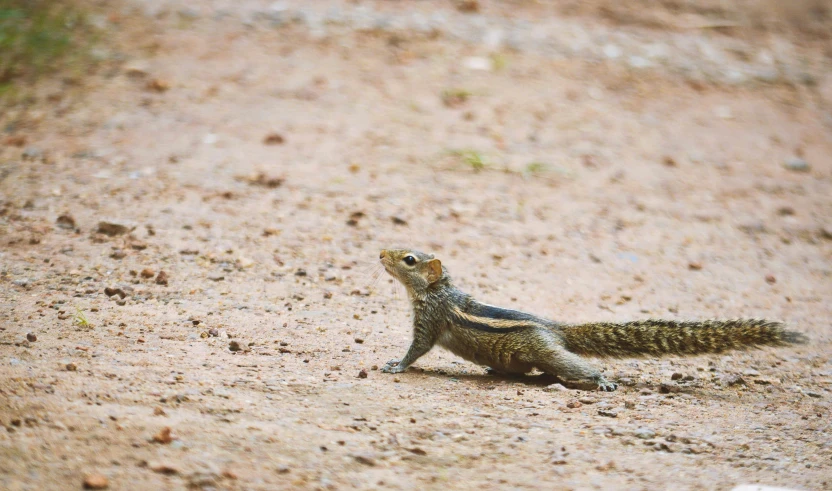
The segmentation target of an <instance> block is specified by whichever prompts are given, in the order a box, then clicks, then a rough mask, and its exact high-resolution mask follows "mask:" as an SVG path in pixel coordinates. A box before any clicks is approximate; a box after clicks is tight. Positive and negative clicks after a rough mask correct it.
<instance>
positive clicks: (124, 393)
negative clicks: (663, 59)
mask: <svg viewBox="0 0 832 491" xmlns="http://www.w3.org/2000/svg"><path fill="white" fill-rule="evenodd" d="M138 3H139V2H137V4H138ZM392 3H394V2H377V3H374V4H373V3H370V4H367V5H369V6H368V7H367V8H368V9H373V8H375V9H377V10H378V11H384V10H385V9H386V10H388V11H389V10H393V11H397V12H399V13H401V12H403V11H404V10H402V9H404V8H406V7H413V8H418V9H422V10H431V9H432V11H434V12H445V13H447V15H448V16H451V17H452V18H454V19H455V18H456V17H453V16H466V15H468V14H466V13H460V12H458V11H457V10H455V9H454V8H453V6H452V5H451V4H450V3H447V2H401V5H400V7H399V8H398V9H397V8H396V7H393V6H391V4H392ZM395 3H399V2H395ZM141 4H142V8H143V9H145V10H143V11H141V12H139V13H137V11H135V10H131V8H124V9H122V10H120V11H116V12H113V13H112V15H111V16H110V17H108V20H109V21H110V22H113V23H116V25H118V23H122V24H123V25H126V24H127V23H128V21H130V22H137V23H139V24H143V25H144V27H142V28H136V30H135V32H134V34H132V36H133V37H129V35H127V34H124V35H123V36H122V37H124V36H128V38H127V39H128V41H129V43H128V42H126V41H125V42H124V45H123V46H118V47H112V49H111V51H110V54H109V55H110V56H116V55H117V56H120V57H122V58H123V63H121V64H120V68H119V69H117V70H113V71H109V72H107V73H100V74H96V75H94V76H92V78H91V80H90V81H88V82H85V84H84V85H83V87H84V90H83V91H82V92H83V93H82V94H81V95H79V94H78V89H77V88H71V87H68V86H66V85H65V84H63V83H61V81H59V80H55V81H50V82H47V83H45V84H44V85H43V87H40V88H39V89H38V90H39V91H40V92H39V93H40V94H41V97H40V99H39V100H40V102H39V103H37V104H36V105H35V106H34V108H30V110H29V111H27V112H26V114H25V118H24V119H21V118H22V116H23V115H22V114H21V113H19V112H15V111H17V110H15V111H10V112H8V113H7V114H6V115H4V116H3V117H2V118H3V124H4V128H5V130H4V131H5V133H4V134H3V136H2V138H5V140H3V141H5V142H6V145H4V146H3V147H0V166H2V167H0V204H1V207H2V208H1V211H0V243H1V244H2V245H1V246H0V264H2V271H0V274H2V276H0V302H2V309H0V319H1V320H2V322H0V366H2V371H0V425H2V427H3V428H4V429H3V431H0V462H1V463H2V464H0V487H2V488H3V489H10V490H17V489H39V490H41V489H73V488H76V489H77V488H81V487H82V485H83V483H84V480H85V478H88V479H91V481H90V482H89V483H88V485H90V486H94V485H96V484H100V485H103V484H104V482H103V481H102V482H99V483H96V482H94V480H95V479H104V480H106V481H107V482H108V483H109V487H110V488H112V489H181V488H188V487H190V488H206V489H209V488H215V489H275V488H296V487H297V488H321V489H351V488H362V489H365V488H366V489H380V488H396V489H438V488H444V489H447V488H454V489H506V488H525V489H540V488H545V489H729V488H731V487H732V486H734V485H738V484H742V483H761V484H768V485H779V486H787V487H792V488H800V489H830V488H832V436H830V416H829V415H830V399H832V361H830V352H832V345H831V344H830V341H832V336H831V335H830V319H832V261H830V259H832V157H830V156H832V138H830V135H831V134H832V133H830V128H831V127H832V126H830V125H832V123H830V121H831V120H832V119H831V118H832V117H831V116H830V113H829V107H830V106H829V103H830V101H832V98H830V96H832V76H830V73H832V72H830V71H829V70H828V66H824V65H822V64H821V65H820V68H818V69H817V70H816V71H815V72H814V74H815V78H814V80H813V81H812V83H811V84H809V85H799V84H792V83H786V82H783V83H771V84H758V83H741V84H734V85H731V84H726V83H718V82H713V83H711V82H707V81H705V82H703V81H702V80H700V79H694V78H690V77H687V76H685V75H684V74H680V73H678V72H675V71H673V70H664V69H662V68H661V67H654V68H647V69H644V70H637V69H634V68H632V67H631V66H628V65H627V63H626V61H624V60H626V59H627V58H626V53H625V55H623V56H621V57H620V60H619V59H618V58H619V57H617V56H609V58H610V59H607V60H605V59H590V58H586V57H583V55H582V54H580V53H578V54H577V55H576V56H553V55H552V54H551V53H548V52H546V50H538V51H535V50H533V49H508V48H504V47H498V48H495V47H494V45H493V43H491V44H489V42H488V40H487V39H486V41H483V42H482V43H477V42H471V41H469V40H466V39H462V38H459V37H454V36H451V35H446V34H443V33H442V32H435V31H431V30H427V31H415V30H413V29H410V28H402V29H397V28H395V26H394V27H392V28H386V29H358V28H353V27H350V26H342V27H339V28H337V29H335V28H331V29H326V25H324V28H323V29H320V28H319V27H320V26H317V27H316V25H314V23H313V22H306V23H304V22H299V21H292V22H283V21H281V22H272V21H262V19H261V20H257V19H260V18H259V17H257V16H254V17H252V16H247V14H246V15H240V16H238V17H234V16H228V15H225V13H227V11H228V10H233V9H240V10H241V11H245V9H252V8H254V7H257V8H262V9H266V10H268V9H269V8H272V7H274V6H273V5H272V7H270V5H271V3H270V2H238V4H234V3H231V2H220V1H217V2H211V3H210V4H209V3H207V2H206V4H204V5H202V6H201V7H200V9H198V10H177V9H178V8H180V7H181V5H183V4H181V3H175V2H168V3H165V2H141ZM292 5H295V4H292ZM311 5H314V6H317V7H320V8H321V9H324V10H325V8H328V7H327V6H328V5H329V3H316V2H312V3H311ZM344 5H347V6H348V8H352V7H350V6H354V5H355V4H353V3H346V4H344ZM221 7H222V8H224V9H226V10H223V11H222V12H223V15H218V14H217V12H219V9H220V8H221ZM510 7H511V8H506V9H503V11H501V12H500V13H499V15H502V16H505V15H508V16H511V15H515V16H518V18H519V17H523V18H524V19H531V20H527V21H528V22H534V19H535V16H536V15H538V14H537V13H536V12H537V11H535V10H533V9H531V7H528V8H527V9H526V10H524V7H523V2H515V3H513V4H512V5H511V6H510ZM275 8H277V9H278V10H280V9H282V7H281V6H280V5H278V6H277V7H275ZM490 15H497V14H493V13H492V12H489V11H486V12H485V13H479V14H470V19H471V20H470V22H471V23H472V25H477V24H476V23H477V22H479V21H478V20H477V19H483V18H486V19H488V18H490V17H489V16H490ZM143 16H149V17H143ZM250 18H254V19H255V21H248V20H246V19H250ZM466 18H468V17H466ZM130 19H132V20H130ZM137 19H138V20H137ZM241 19H242V20H241ZM269 22H271V24H270V23H269ZM541 22H543V20H541ZM568 22H570V23H572V24H573V25H574V26H578V27H586V28H587V29H591V28H593V26H595V27H597V26H606V27H604V28H605V29H611V30H613V31H615V32H617V35H622V36H623V35H629V36H632V37H633V39H651V36H652V37H655V38H660V37H661V36H663V35H664V34H663V33H662V32H660V31H655V30H654V31H649V30H639V29H642V28H639V27H627V28H624V27H622V28H620V30H616V29H617V28H615V27H614V26H613V27H610V26H608V25H606V24H604V22H605V21H602V20H599V19H593V18H583V17H582V18H573V19H569V20H568ZM310 26H311V27H310ZM125 32H126V31H125ZM668 35H670V34H668ZM689 35H690V36H702V38H703V39H705V38H707V39H706V40H707V41H708V42H710V43H714V44H717V45H719V44H720V43H723V42H724V43H733V42H734V40H732V39H731V38H729V37H725V38H720V37H719V35H718V34H714V33H713V32H711V31H703V32H697V33H694V34H689ZM794 49H797V50H799V49H800V48H799V47H795V48H794ZM807 49H808V48H807ZM607 54H608V55H614V54H615V53H610V52H608V53H607ZM814 54H815V53H814V52H811V53H807V54H806V59H810V58H812V57H813V56H814ZM672 57H673V56H672V54H671V56H670V58H672ZM812 59H815V58H812ZM816 67H817V65H816ZM482 68H484V69H482ZM16 118H17V119H16ZM17 120H20V121H24V120H25V121H27V122H28V124H25V125H15V124H11V123H13V122H14V121H17ZM22 140H25V142H24V141H22ZM797 157H801V158H802V159H804V161H803V162H798V161H796V160H795V159H796V158H797ZM804 163H805V164H807V166H808V167H807V168H806V167H804V166H803V164H804ZM786 164H790V165H791V168H789V165H786ZM102 223H103V225H102ZM103 232H106V233H103ZM391 246H406V247H412V248H416V249H419V250H424V251H430V252H433V253H435V254H436V255H437V256H438V257H439V258H441V259H442V260H443V263H444V264H445V265H446V266H447V267H448V268H449V270H450V272H451V274H452V275H454V277H455V278H456V280H457V282H458V283H459V285H460V286H461V287H463V288H464V289H466V290H467V291H469V292H471V293H473V294H475V295H476V296H477V297H478V298H480V299H481V300H483V301H486V302H489V303H493V304H500V305H506V306H509V307H512V308H518V309H523V310H528V311H531V312H535V313H537V314H539V315H544V316H547V317H550V318H554V319H559V320H568V321H580V320H593V319H596V320H626V319H639V318H647V317H670V318H678V319H698V318H708V317H736V316H750V317H766V318H772V319H780V320H783V321H785V322H787V323H788V324H790V325H791V326H793V328H794V329H796V330H799V331H801V332H803V333H805V334H806V335H807V336H809V337H810V338H811V340H812V342H811V343H810V344H809V345H807V346H802V347H797V348H789V349H779V350H773V349H765V350H758V351H753V352H747V353H732V354H730V355H727V356H724V355H720V356H702V357H695V358H688V359H679V358H669V359H662V360H656V359H645V360H637V361H636V360H612V361H610V360H605V361H599V362H598V363H599V364H600V365H601V366H603V367H604V371H605V374H606V375H607V377H608V378H611V379H615V380H618V381H619V382H620V383H621V384H622V386H621V387H620V389H619V390H618V391H617V392H614V393H597V392H582V391H570V390H558V389H557V387H555V388H549V387H548V384H549V383H551V382H547V381H544V380H540V378H539V377H534V376H529V377H526V379H520V380H518V379H505V378H500V377H493V376H489V375H486V374H485V372H484V370H483V368H482V367H478V366H475V365H472V364H469V363H466V362H463V361H461V360H459V359H457V358H455V357H454V356H453V355H451V354H449V353H446V352H443V351H441V350H439V349H437V350H435V351H433V352H431V353H430V354H429V355H428V356H426V357H424V358H423V359H421V360H419V362H418V363H417V364H416V367H415V368H413V369H411V370H409V371H408V372H407V373H404V374H400V375H395V376H393V375H386V374H382V373H381V372H379V371H378V369H377V367H378V366H381V365H383V364H384V363H385V362H386V361H388V360H389V359H391V358H398V357H400V356H401V355H402V354H403V353H404V350H405V349H406V347H407V346H408V344H409V341H410V332H409V331H410V328H409V307H408V305H407V299H406V296H405V295H404V293H403V291H402V290H401V288H400V287H399V288H397V287H396V285H394V284H393V283H392V280H391V279H390V278H388V277H387V276H386V275H383V274H381V271H380V268H379V267H378V265H377V258H378V251H379V250H380V249H381V248H384V247H391ZM163 272H164V275H162V273H163ZM159 275H162V276H163V278H160V277H159ZM164 277H166V278H164ZM27 334H29V335H30V336H29V337H30V339H29V340H27ZM165 428H170V429H171V432H170V433H169V434H168V433H167V432H166V431H165ZM96 476H97V477H96Z"/></svg>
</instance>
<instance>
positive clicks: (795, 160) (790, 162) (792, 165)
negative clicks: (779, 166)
mask: <svg viewBox="0 0 832 491" xmlns="http://www.w3.org/2000/svg"><path fill="white" fill-rule="evenodd" d="M783 166H784V167H785V168H786V169H788V170H790V171H792V172H809V170H811V166H810V165H809V162H806V161H805V160H803V159H801V158H799V157H792V158H790V159H786V161H785V162H783Z"/></svg>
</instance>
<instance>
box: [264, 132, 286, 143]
mask: <svg viewBox="0 0 832 491" xmlns="http://www.w3.org/2000/svg"><path fill="white" fill-rule="evenodd" d="M285 142H286V138H284V137H283V135H281V134H280V133H269V134H268V135H266V136H265V137H264V138H263V145H282V144H283V143H285Z"/></svg>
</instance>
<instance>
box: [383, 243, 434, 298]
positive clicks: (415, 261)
mask: <svg viewBox="0 0 832 491" xmlns="http://www.w3.org/2000/svg"><path fill="white" fill-rule="evenodd" d="M379 259H380V260H381V264H382V265H383V266H384V269H386V270H387V272H388V273H390V276H392V277H393V278H396V279H397V280H399V281H400V282H401V284H402V285H404V286H405V288H407V292H408V293H409V294H410V295H411V296H414V295H415V296H420V294H423V293H425V292H426V291H427V289H428V288H429V287H430V286H431V285H433V284H435V283H436V282H438V281H439V280H441V279H443V278H445V277H446V273H445V271H444V268H442V263H441V262H440V261H439V259H435V258H434V257H433V254H425V253H423V252H419V251H412V250H409V249H384V250H382V251H381V254H379Z"/></svg>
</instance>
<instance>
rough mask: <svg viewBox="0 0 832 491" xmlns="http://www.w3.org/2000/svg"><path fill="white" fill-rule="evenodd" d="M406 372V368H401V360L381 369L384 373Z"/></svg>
mask: <svg viewBox="0 0 832 491" xmlns="http://www.w3.org/2000/svg"><path fill="white" fill-rule="evenodd" d="M405 370H406V369H405V368H401V367H400V366H399V360H390V361H388V362H387V364H386V365H384V366H383V367H381V371H382V372H384V373H402V372H403V371H405Z"/></svg>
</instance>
